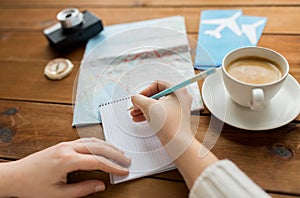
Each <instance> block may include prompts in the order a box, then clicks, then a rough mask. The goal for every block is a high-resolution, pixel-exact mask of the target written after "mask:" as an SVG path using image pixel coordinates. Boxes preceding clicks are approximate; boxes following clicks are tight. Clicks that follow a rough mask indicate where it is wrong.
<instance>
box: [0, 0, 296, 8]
mask: <svg viewBox="0 0 300 198" xmlns="http://www.w3.org/2000/svg"><path fill="white" fill-rule="evenodd" d="M299 4H300V3H299V1H295V0H276V1H274V0H264V1H261V0H253V1H247V0H227V1H223V0H202V1H199V0H187V1H186V0H185V1H180V0H165V1H159V0H117V1H106V0H98V1H93V0H64V1H59V0H45V1H41V0H27V1H22V0H2V1H1V5H0V6H1V7H70V6H74V5H76V6H85V7H90V6H93V7H94V6H109V7H112V6H115V7H120V6H230V5H231V6H237V5H239V6H241V5H243V6H259V5H272V6H276V5H299Z"/></svg>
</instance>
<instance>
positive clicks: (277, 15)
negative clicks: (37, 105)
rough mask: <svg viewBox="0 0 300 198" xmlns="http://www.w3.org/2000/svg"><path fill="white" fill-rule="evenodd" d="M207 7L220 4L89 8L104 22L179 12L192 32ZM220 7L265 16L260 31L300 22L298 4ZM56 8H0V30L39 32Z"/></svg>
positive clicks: (287, 28) (289, 30) (284, 29)
mask: <svg viewBox="0 0 300 198" xmlns="http://www.w3.org/2000/svg"><path fill="white" fill-rule="evenodd" d="M208 9H220V7H208V8H207V7H206V8H201V7H199V8H193V7H162V8H161V7H155V8H148V7H133V8H91V9H89V10H90V11H91V12H93V13H94V14H96V15H97V16H99V17H101V18H102V20H103V23H104V25H112V24H119V23H127V22H134V21H140V20H147V19H154V18H160V17H168V16H174V15H182V16H184V17H185V20H186V26H187V31H188V32H194V33H196V32H198V25H199V17H200V12H201V11H202V10H208ZM221 9H242V10H243V13H244V14H245V15H250V16H265V17H267V18H268V22H267V25H266V27H265V30H264V32H265V33H268V34H300V21H299V20H296V19H297V18H298V13H299V12H300V7H298V6H295V7H293V6H287V7H286V6H283V7H272V6H263V7H222V8H221ZM59 11H60V9H58V8H38V9H32V8H28V9H14V8H13V9H10V8H9V9H0V31H40V32H41V31H42V30H43V29H45V28H46V27H49V26H50V25H53V24H54V23H56V19H55V16H56V14H57V13H58V12H59ZM24 16H26V17H24ZM36 16H39V17H36ZM291 19H295V20H291Z"/></svg>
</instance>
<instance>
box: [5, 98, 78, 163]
mask: <svg viewBox="0 0 300 198" xmlns="http://www.w3.org/2000/svg"><path fill="white" fill-rule="evenodd" d="M0 112H1V115H0V128H1V129H2V131H1V134H0V150H1V151H0V158H1V157H3V158H5V159H6V158H7V159H18V158H21V157H24V156H26V155H28V154H31V153H33V152H36V151H39V150H42V149H44V148H47V147H49V146H52V145H54V144H56V143H59V142H62V141H68V140H73V139H76V138H78V137H79V136H78V134H77V132H76V129H74V128H72V126H71V123H72V113H73V112H72V107H71V106H66V107H65V106H60V105H51V104H42V103H26V102H25V103H24V102H22V103H20V102H15V101H3V100H0ZM9 112H16V113H15V114H12V115H8V114H9ZM3 130H8V132H11V133H9V135H8V136H3ZM3 138H4V139H3ZM4 140H5V141H4Z"/></svg>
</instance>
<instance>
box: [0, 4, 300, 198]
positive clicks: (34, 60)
mask: <svg viewBox="0 0 300 198" xmlns="http://www.w3.org/2000/svg"><path fill="white" fill-rule="evenodd" d="M72 6H73V7H74V6H75V7H78V8H79V9H80V10H84V9H88V10H90V11H91V12H93V13H94V14H96V15H97V16H99V17H101V18H102V20H103V22H104V25H111V24H119V23H125V22H133V21H138V20H145V19H153V18H159V17H166V16H174V15H182V16H184V17H185V22H186V26H187V31H188V34H189V35H190V36H191V37H193V38H195V39H197V33H198V25H199V15H200V12H201V11H202V10H208V9H242V10H243V13H244V14H245V15H251V16H265V17H267V18H268V22H267V25H266V27H265V29H264V33H263V35H262V37H261V39H260V41H259V44H258V45H259V46H263V47H268V48H272V49H274V50H276V51H278V52H280V53H281V54H283V55H284V56H285V57H286V58H287V60H288V61H289V63H290V66H291V69H290V74H292V75H293V76H294V77H295V78H296V79H297V80H298V82H300V20H299V16H300V15H299V13H300V1H299V0H254V1H249V0H228V1H223V0H187V1H179V0H165V1H160V0H115V1H107V0H27V1H23V0H0V19H1V20H0V71H1V72H0V112H3V113H2V114H1V115H0V123H1V124H0V130H1V129H3V128H5V127H11V128H12V129H13V132H14V135H13V136H9V137H8V139H7V143H4V142H1V143H0V159H1V161H11V160H17V159H20V158H22V157H24V156H26V155H28V154H31V153H34V152H36V151H39V150H41V149H44V148H47V147H49V146H52V145H54V144H56V143H59V142H62V141H68V140H74V139H76V138H78V137H79V135H78V133H77V130H76V129H75V128H72V127H71V121H72V116H73V109H72V91H73V84H74V79H75V77H76V74H77V71H78V68H79V65H80V60H81V59H82V55H83V52H84V47H80V48H79V49H76V50H74V51H72V52H71V53H68V54H64V55H63V54H59V53H57V52H55V51H53V50H52V49H51V48H50V47H49V46H48V42H47V40H46V39H45V38H44V35H43V34H42V30H43V29H45V28H46V27H48V26H50V25H52V24H54V23H55V22H56V19H55V16H56V14H57V12H59V11H60V10H62V9H63V8H66V7H72ZM57 57H64V58H68V59H70V60H71V61H72V62H73V63H74V65H75V69H74V70H73V72H72V73H71V75H70V76H68V77H67V78H65V79H63V80H61V81H50V80H48V79H46V78H45V76H44V75H43V70H44V66H45V65H46V63H47V62H48V61H50V60H52V59H54V58H57ZM299 102H300V101H299ZM200 116H201V119H200V123H199V127H198V133H197V138H199V139H200V140H202V139H203V137H204V135H205V131H206V129H207V127H208V123H209V120H210V113H209V112H208V111H207V110H205V111H204V112H202V113H201V115H200ZM12 120H14V123H13V121H12ZM299 122H300V117H299V116H298V117H297V118H296V119H295V120H294V121H293V122H292V123H290V124H288V125H286V126H283V127H281V128H278V129H274V130H270V131H257V132H250V131H244V130H240V129H237V128H234V127H231V126H228V125H225V126H224V128H223V130H222V134H221V137H220V138H219V140H218V142H217V144H216V145H215V147H214V148H213V150H212V151H213V152H214V153H215V154H216V155H217V156H218V157H219V158H220V159H223V158H229V159H231V160H232V161H233V162H235V163H236V164H237V165H238V166H239V167H240V168H241V169H242V170H243V171H245V173H246V174H247V175H249V177H250V178H252V179H253V180H254V181H255V182H256V183H257V184H259V185H260V186H261V187H262V188H263V189H265V190H266V191H267V192H268V193H269V194H270V195H272V196H274V197H295V196H300V156H299V153H300V124H299ZM82 130H84V131H85V135H86V136H96V137H101V138H102V137H103V136H102V131H101V129H100V127H99V126H90V127H87V128H84V129H82ZM82 130H81V131H82ZM81 135H82V134H81ZM41 171H42V170H41ZM99 177H100V178H103V179H104V180H105V181H106V183H107V190H106V191H105V192H103V193H98V194H94V195H91V196H90V197H187V195H188V189H187V187H186V185H185V183H184V181H183V179H182V177H181V176H180V174H179V173H178V171H176V170H174V171H169V172H166V173H162V174H158V175H153V176H149V177H146V178H142V179H137V180H134V181H130V182H126V183H123V184H118V185H110V184H109V180H108V175H107V174H106V173H103V172H99V171H90V172H76V173H72V174H70V175H69V181H71V182H72V181H73V182H74V181H79V180H83V179H88V178H99Z"/></svg>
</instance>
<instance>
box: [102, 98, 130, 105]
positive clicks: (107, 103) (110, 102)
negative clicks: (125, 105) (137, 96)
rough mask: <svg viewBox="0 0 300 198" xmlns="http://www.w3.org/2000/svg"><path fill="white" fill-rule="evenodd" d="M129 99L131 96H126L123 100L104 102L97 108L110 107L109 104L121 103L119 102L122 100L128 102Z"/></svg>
mask: <svg viewBox="0 0 300 198" xmlns="http://www.w3.org/2000/svg"><path fill="white" fill-rule="evenodd" d="M130 98H131V96H127V97H123V98H118V99H115V100H112V101H109V102H104V103H102V104H99V106H98V107H103V106H106V105H111V104H114V103H117V102H121V101H124V100H129V99H130Z"/></svg>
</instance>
